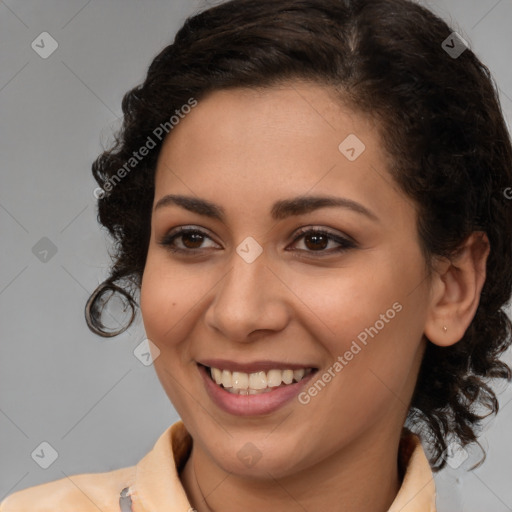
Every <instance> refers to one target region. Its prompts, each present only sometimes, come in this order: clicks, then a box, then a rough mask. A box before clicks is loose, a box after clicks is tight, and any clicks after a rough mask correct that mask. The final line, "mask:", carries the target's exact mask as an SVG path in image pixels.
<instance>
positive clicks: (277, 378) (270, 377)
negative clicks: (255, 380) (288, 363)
mask: <svg viewBox="0 0 512 512" xmlns="http://www.w3.org/2000/svg"><path fill="white" fill-rule="evenodd" d="M281 376H282V375H281V370H269V371H268V372H267V386H268V387H269V388H276V387H277V386H280V385H281V380H282V379H281Z"/></svg>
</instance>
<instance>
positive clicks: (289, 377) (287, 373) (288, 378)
mask: <svg viewBox="0 0 512 512" xmlns="http://www.w3.org/2000/svg"><path fill="white" fill-rule="evenodd" d="M283 382H284V383H285V384H291V383H292V382H293V370H284V371H283Z"/></svg>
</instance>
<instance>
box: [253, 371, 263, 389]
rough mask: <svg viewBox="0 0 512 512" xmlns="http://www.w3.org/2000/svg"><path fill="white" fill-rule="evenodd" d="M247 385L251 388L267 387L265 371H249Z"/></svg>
mask: <svg viewBox="0 0 512 512" xmlns="http://www.w3.org/2000/svg"><path fill="white" fill-rule="evenodd" d="M249 387H250V388H251V389H265V388H266V387H267V375H266V373H265V372H258V373H251V374H250V375H249Z"/></svg>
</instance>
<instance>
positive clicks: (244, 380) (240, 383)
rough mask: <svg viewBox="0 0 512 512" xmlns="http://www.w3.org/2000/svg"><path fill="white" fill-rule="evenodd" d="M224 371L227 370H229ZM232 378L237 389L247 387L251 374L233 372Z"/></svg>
mask: <svg viewBox="0 0 512 512" xmlns="http://www.w3.org/2000/svg"><path fill="white" fill-rule="evenodd" d="M224 371H225V372H226V371H227V370H224ZM231 380H232V387H234V388H235V389H247V388H248V387H249V375H247V373H241V372H233V378H232V379H231ZM224 387H227V386H224Z"/></svg>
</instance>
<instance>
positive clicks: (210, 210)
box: [153, 194, 379, 222]
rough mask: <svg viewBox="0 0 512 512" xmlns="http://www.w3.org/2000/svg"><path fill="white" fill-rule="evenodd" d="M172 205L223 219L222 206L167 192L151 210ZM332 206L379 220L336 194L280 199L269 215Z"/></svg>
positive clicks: (281, 215) (277, 217) (283, 215)
mask: <svg viewBox="0 0 512 512" xmlns="http://www.w3.org/2000/svg"><path fill="white" fill-rule="evenodd" d="M174 205H176V206H181V207H182V208H184V209H185V210H188V211H190V212H193V213H197V214H199V215H204V216H205V217H210V218H212V219H217V220H219V221H221V222H224V220H225V210H224V208H223V207H222V206H219V205H217V204H215V203H212V202H211V201H207V200H206V199H200V198H197V197H191V196H183V195H175V194H168V195H166V196H164V197H162V198H161V199H159V200H158V202H157V203H156V204H155V207H154V209H153V211H154V212H155V211H157V210H159V209H160V208H164V207H166V206H174ZM333 207H338V208H345V209H347V210H352V211H354V212H356V213H360V214H362V215H365V216H366V217H368V218H369V219H371V220H374V221H378V220H379V218H378V217H377V216H376V215H375V213H373V212H372V211H371V210H369V209H368V208H366V207H365V206H363V205H362V204H360V203H357V202H356V201H353V200H351V199H347V198H344V197H336V196H302V197H295V198H293V199H282V200H280V201H276V202H275V203H274V204H273V206H272V209H271V216H272V218H273V219H274V220H282V219H285V218H287V217H290V216H292V215H303V214H305V213H309V212H312V211H314V210H318V209H320V208H333Z"/></svg>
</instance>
